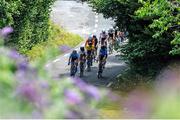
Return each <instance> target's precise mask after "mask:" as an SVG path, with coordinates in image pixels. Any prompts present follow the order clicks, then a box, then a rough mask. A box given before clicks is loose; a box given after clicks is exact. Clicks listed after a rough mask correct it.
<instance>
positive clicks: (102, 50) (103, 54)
mask: <svg viewBox="0 0 180 120" xmlns="http://www.w3.org/2000/svg"><path fill="white" fill-rule="evenodd" d="M107 57H108V52H107V46H105V45H103V46H101V48H100V51H99V61H100V62H101V61H102V60H103V59H104V60H105V61H106V59H107ZM105 63H106V62H105Z"/></svg>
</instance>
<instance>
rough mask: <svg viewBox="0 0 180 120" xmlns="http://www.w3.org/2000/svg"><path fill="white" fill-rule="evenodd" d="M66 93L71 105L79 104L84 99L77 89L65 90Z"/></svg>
mask: <svg viewBox="0 0 180 120" xmlns="http://www.w3.org/2000/svg"><path fill="white" fill-rule="evenodd" d="M64 95H65V98H66V101H67V102H68V103H69V104H71V105H75V104H79V103H81V101H82V98H81V96H80V95H79V94H78V93H77V92H75V91H71V90H65V92H64Z"/></svg>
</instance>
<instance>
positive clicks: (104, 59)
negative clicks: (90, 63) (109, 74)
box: [97, 57, 106, 79]
mask: <svg viewBox="0 0 180 120" xmlns="http://www.w3.org/2000/svg"><path fill="white" fill-rule="evenodd" d="M105 64H106V58H105V57H104V58H103V60H101V61H99V66H98V74H97V77H98V79H100V78H102V73H103V71H104V69H105Z"/></svg>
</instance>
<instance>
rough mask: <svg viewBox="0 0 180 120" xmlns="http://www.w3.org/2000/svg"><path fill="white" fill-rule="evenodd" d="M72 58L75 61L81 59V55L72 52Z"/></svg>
mask: <svg viewBox="0 0 180 120" xmlns="http://www.w3.org/2000/svg"><path fill="white" fill-rule="evenodd" d="M70 58H71V61H72V62H73V61H75V60H77V59H79V55H78V54H71V55H70Z"/></svg>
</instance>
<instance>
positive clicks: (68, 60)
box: [68, 55, 72, 64]
mask: <svg viewBox="0 0 180 120" xmlns="http://www.w3.org/2000/svg"><path fill="white" fill-rule="evenodd" d="M71 58H72V56H71V55H70V56H69V60H68V64H70V62H71Z"/></svg>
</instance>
